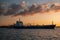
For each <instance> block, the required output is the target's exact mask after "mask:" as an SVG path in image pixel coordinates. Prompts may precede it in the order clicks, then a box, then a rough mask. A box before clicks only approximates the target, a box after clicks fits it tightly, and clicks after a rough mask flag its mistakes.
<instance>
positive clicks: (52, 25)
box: [11, 19, 56, 29]
mask: <svg viewBox="0 0 60 40" xmlns="http://www.w3.org/2000/svg"><path fill="white" fill-rule="evenodd" d="M55 26H56V25H54V24H53V21H52V24H50V25H28V26H24V25H23V22H22V21H20V19H19V20H18V21H16V23H15V24H14V25H12V26H11V28H18V29H54V28H55Z"/></svg>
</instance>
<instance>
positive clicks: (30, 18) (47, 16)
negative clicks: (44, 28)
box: [0, 0, 60, 26]
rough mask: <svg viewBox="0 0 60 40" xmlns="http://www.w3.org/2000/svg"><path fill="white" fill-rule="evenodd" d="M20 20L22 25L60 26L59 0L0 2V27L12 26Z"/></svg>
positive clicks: (11, 0)
mask: <svg viewBox="0 0 60 40" xmlns="http://www.w3.org/2000/svg"><path fill="white" fill-rule="evenodd" d="M19 18H20V20H21V21H23V23H24V25H27V24H28V23H30V24H32V25H37V24H38V25H42V24H45V25H48V24H52V21H53V22H54V24H56V25H57V26H60V0H0V26H3V25H12V24H14V23H15V22H16V21H17V20H18V19H19Z"/></svg>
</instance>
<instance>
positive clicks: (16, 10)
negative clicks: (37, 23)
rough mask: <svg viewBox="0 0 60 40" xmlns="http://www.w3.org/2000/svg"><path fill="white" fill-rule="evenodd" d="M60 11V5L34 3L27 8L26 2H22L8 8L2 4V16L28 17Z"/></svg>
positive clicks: (0, 11) (0, 7)
mask: <svg viewBox="0 0 60 40" xmlns="http://www.w3.org/2000/svg"><path fill="white" fill-rule="evenodd" d="M59 10H60V4H58V3H54V4H37V3H33V4H32V5H30V6H27V3H26V2H25V1H22V2H21V3H20V4H11V5H9V6H7V4H5V3H0V16H1V15H4V16H10V15H12V16H18V15H20V16H27V15H33V14H36V13H45V12H47V13H49V12H50V11H55V12H58V11H59Z"/></svg>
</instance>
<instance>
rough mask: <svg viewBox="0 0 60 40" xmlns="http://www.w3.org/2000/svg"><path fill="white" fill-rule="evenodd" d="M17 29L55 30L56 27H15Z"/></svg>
mask: <svg viewBox="0 0 60 40" xmlns="http://www.w3.org/2000/svg"><path fill="white" fill-rule="evenodd" d="M13 28H17V29H54V28H55V25H43V26H21V27H20V26H14V27H13Z"/></svg>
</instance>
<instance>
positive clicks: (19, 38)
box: [0, 28, 60, 40]
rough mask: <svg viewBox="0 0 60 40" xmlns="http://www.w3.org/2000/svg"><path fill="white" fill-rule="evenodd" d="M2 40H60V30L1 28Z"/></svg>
mask: <svg viewBox="0 0 60 40" xmlns="http://www.w3.org/2000/svg"><path fill="white" fill-rule="evenodd" d="M0 40H60V28H55V29H7V28H0Z"/></svg>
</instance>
